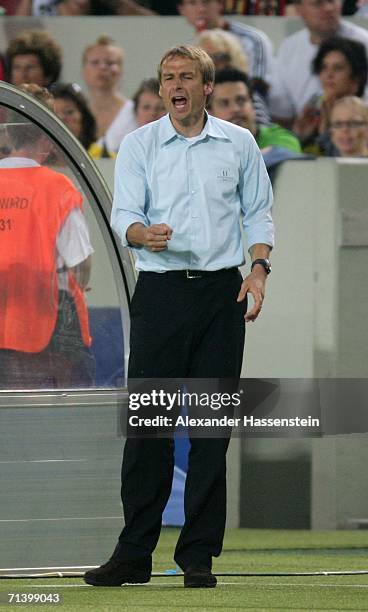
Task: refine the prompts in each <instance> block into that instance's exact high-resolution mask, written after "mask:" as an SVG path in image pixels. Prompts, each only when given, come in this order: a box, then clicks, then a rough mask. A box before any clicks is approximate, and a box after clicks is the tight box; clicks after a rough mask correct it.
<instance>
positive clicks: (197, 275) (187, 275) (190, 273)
mask: <svg viewBox="0 0 368 612" xmlns="http://www.w3.org/2000/svg"><path fill="white" fill-rule="evenodd" d="M185 272H186V277H187V278H202V274H196V273H195V270H185ZM193 272H194V274H193Z"/></svg>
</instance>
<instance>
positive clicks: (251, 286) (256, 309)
mask: <svg viewBox="0 0 368 612" xmlns="http://www.w3.org/2000/svg"><path fill="white" fill-rule="evenodd" d="M266 278H267V274H266V272H265V270H264V269H263V268H262V266H254V268H253V271H252V272H251V273H250V274H248V276H247V277H246V278H245V279H244V280H243V282H242V285H241V287H240V291H239V295H238V297H237V300H236V301H237V302H242V301H243V300H244V298H245V296H246V295H247V294H248V293H250V294H251V295H252V296H253V300H254V304H253V308H251V310H248V312H247V313H246V314H245V317H244V318H245V321H246V323H247V322H249V321H255V320H256V318H257V317H258V315H259V313H260V312H261V308H262V304H263V299H264V295H265V286H266Z"/></svg>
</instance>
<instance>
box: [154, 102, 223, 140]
mask: <svg viewBox="0 0 368 612" xmlns="http://www.w3.org/2000/svg"><path fill="white" fill-rule="evenodd" d="M204 112H205V113H206V116H207V121H206V123H205V125H204V128H203V130H202V132H201V133H200V134H198V139H200V140H204V139H205V138H206V137H207V136H209V137H210V138H222V139H224V138H225V139H226V140H229V137H228V136H227V135H226V134H225V133H224V132H223V130H222V129H221V126H220V124H219V123H218V121H217V119H215V117H212V116H211V115H209V114H208V113H207V111H204ZM160 121H161V125H160V135H159V139H160V146H164V145H165V144H167V143H169V142H170V141H171V140H173V139H174V138H183V136H182V135H181V134H178V132H177V131H176V130H175V128H174V126H173V124H172V123H171V120H170V115H169V114H167V115H165V116H164V117H163V118H162V119H161V120H160Z"/></svg>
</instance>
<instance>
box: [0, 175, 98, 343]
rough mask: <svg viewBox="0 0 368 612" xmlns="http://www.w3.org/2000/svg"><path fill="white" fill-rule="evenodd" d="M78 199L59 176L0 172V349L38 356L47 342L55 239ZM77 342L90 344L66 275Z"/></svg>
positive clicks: (53, 307) (76, 290) (83, 311)
mask: <svg viewBox="0 0 368 612" xmlns="http://www.w3.org/2000/svg"><path fill="white" fill-rule="evenodd" d="M82 202H83V199H82V195H81V194H80V193H79V191H77V189H76V188H75V187H74V185H73V183H72V182H71V181H70V180H69V179H68V178H67V177H65V176H64V175H63V174H60V173H59V172H55V171H54V170H50V169H49V168H45V167H41V166H37V167H27V168H1V169H0V348H2V349H13V350H16V351H23V352H27V353H38V352H40V351H42V350H43V349H45V348H46V347H47V345H48V344H49V342H50V339H51V336H52V334H53V332H54V329H55V323H56V319H57V310H58V278H57V272H56V261H55V260H56V253H57V251H56V239H57V236H58V233H59V231H60V229H61V227H62V225H63V223H64V221H65V220H66V218H67V216H68V215H69V213H70V212H71V211H72V210H73V209H74V208H82ZM69 290H70V293H71V295H72V296H73V298H74V301H75V305H76V310H77V313H78V317H79V323H80V328H81V335H82V339H83V342H84V343H85V344H86V345H87V346H90V344H91V337H90V334H89V326H88V312H87V306H86V303H85V300H84V295H83V292H82V291H81V289H80V287H79V286H78V284H77V282H76V280H75V278H74V277H73V275H72V273H70V272H69Z"/></svg>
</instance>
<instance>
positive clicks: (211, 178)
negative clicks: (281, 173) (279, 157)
mask: <svg viewBox="0 0 368 612" xmlns="http://www.w3.org/2000/svg"><path fill="white" fill-rule="evenodd" d="M271 206H272V189H271V184H270V181H269V178H268V175H267V171H266V168H265V165H264V162H263V159H262V156H261V154H260V151H259V149H258V146H257V144H256V142H255V140H254V138H253V136H252V135H251V133H250V132H249V131H248V130H246V129H244V128H241V127H239V126H236V125H233V124H232V123H229V122H227V121H222V120H221V119H216V118H214V117H212V116H208V120H207V121H206V124H205V126H204V128H203V130H202V132H201V134H200V135H199V136H197V137H196V138H194V139H186V138H185V137H184V136H181V135H180V134H178V133H177V132H176V130H175V129H174V127H173V125H172V123H171V121H170V118H169V115H165V117H163V118H162V119H159V120H158V121H154V122H153V123H150V124H148V125H145V126H144V127H142V128H139V129H138V130H135V131H134V132H131V133H130V134H128V135H127V136H126V137H125V138H124V140H123V142H122V144H121V146H120V150H119V154H118V157H117V160H116V166H115V192H114V203H113V209H112V215H111V224H112V227H113V228H114V229H115V231H116V232H117V233H118V235H119V237H120V239H121V241H122V244H123V245H124V246H127V245H128V242H127V239H126V232H127V229H128V227H129V226H130V225H131V224H132V223H136V222H140V223H143V224H144V225H147V226H148V225H153V224H156V223H166V224H167V225H169V226H170V227H172V229H173V234H172V237H171V240H170V241H169V242H168V248H167V249H166V250H165V251H161V252H158V253H152V252H151V251H149V250H148V249H146V248H139V249H135V253H136V256H137V263H136V265H137V269H138V270H145V271H152V272H165V271H167V270H185V269H191V270H219V269H221V268H231V267H233V266H239V265H241V264H242V263H244V249H243V244H242V236H241V228H240V223H239V218H240V216H242V223H243V227H244V230H245V232H246V237H247V244H248V247H251V246H252V245H253V244H256V243H265V244H268V245H270V246H271V247H272V246H273V223H272V218H271Z"/></svg>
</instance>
